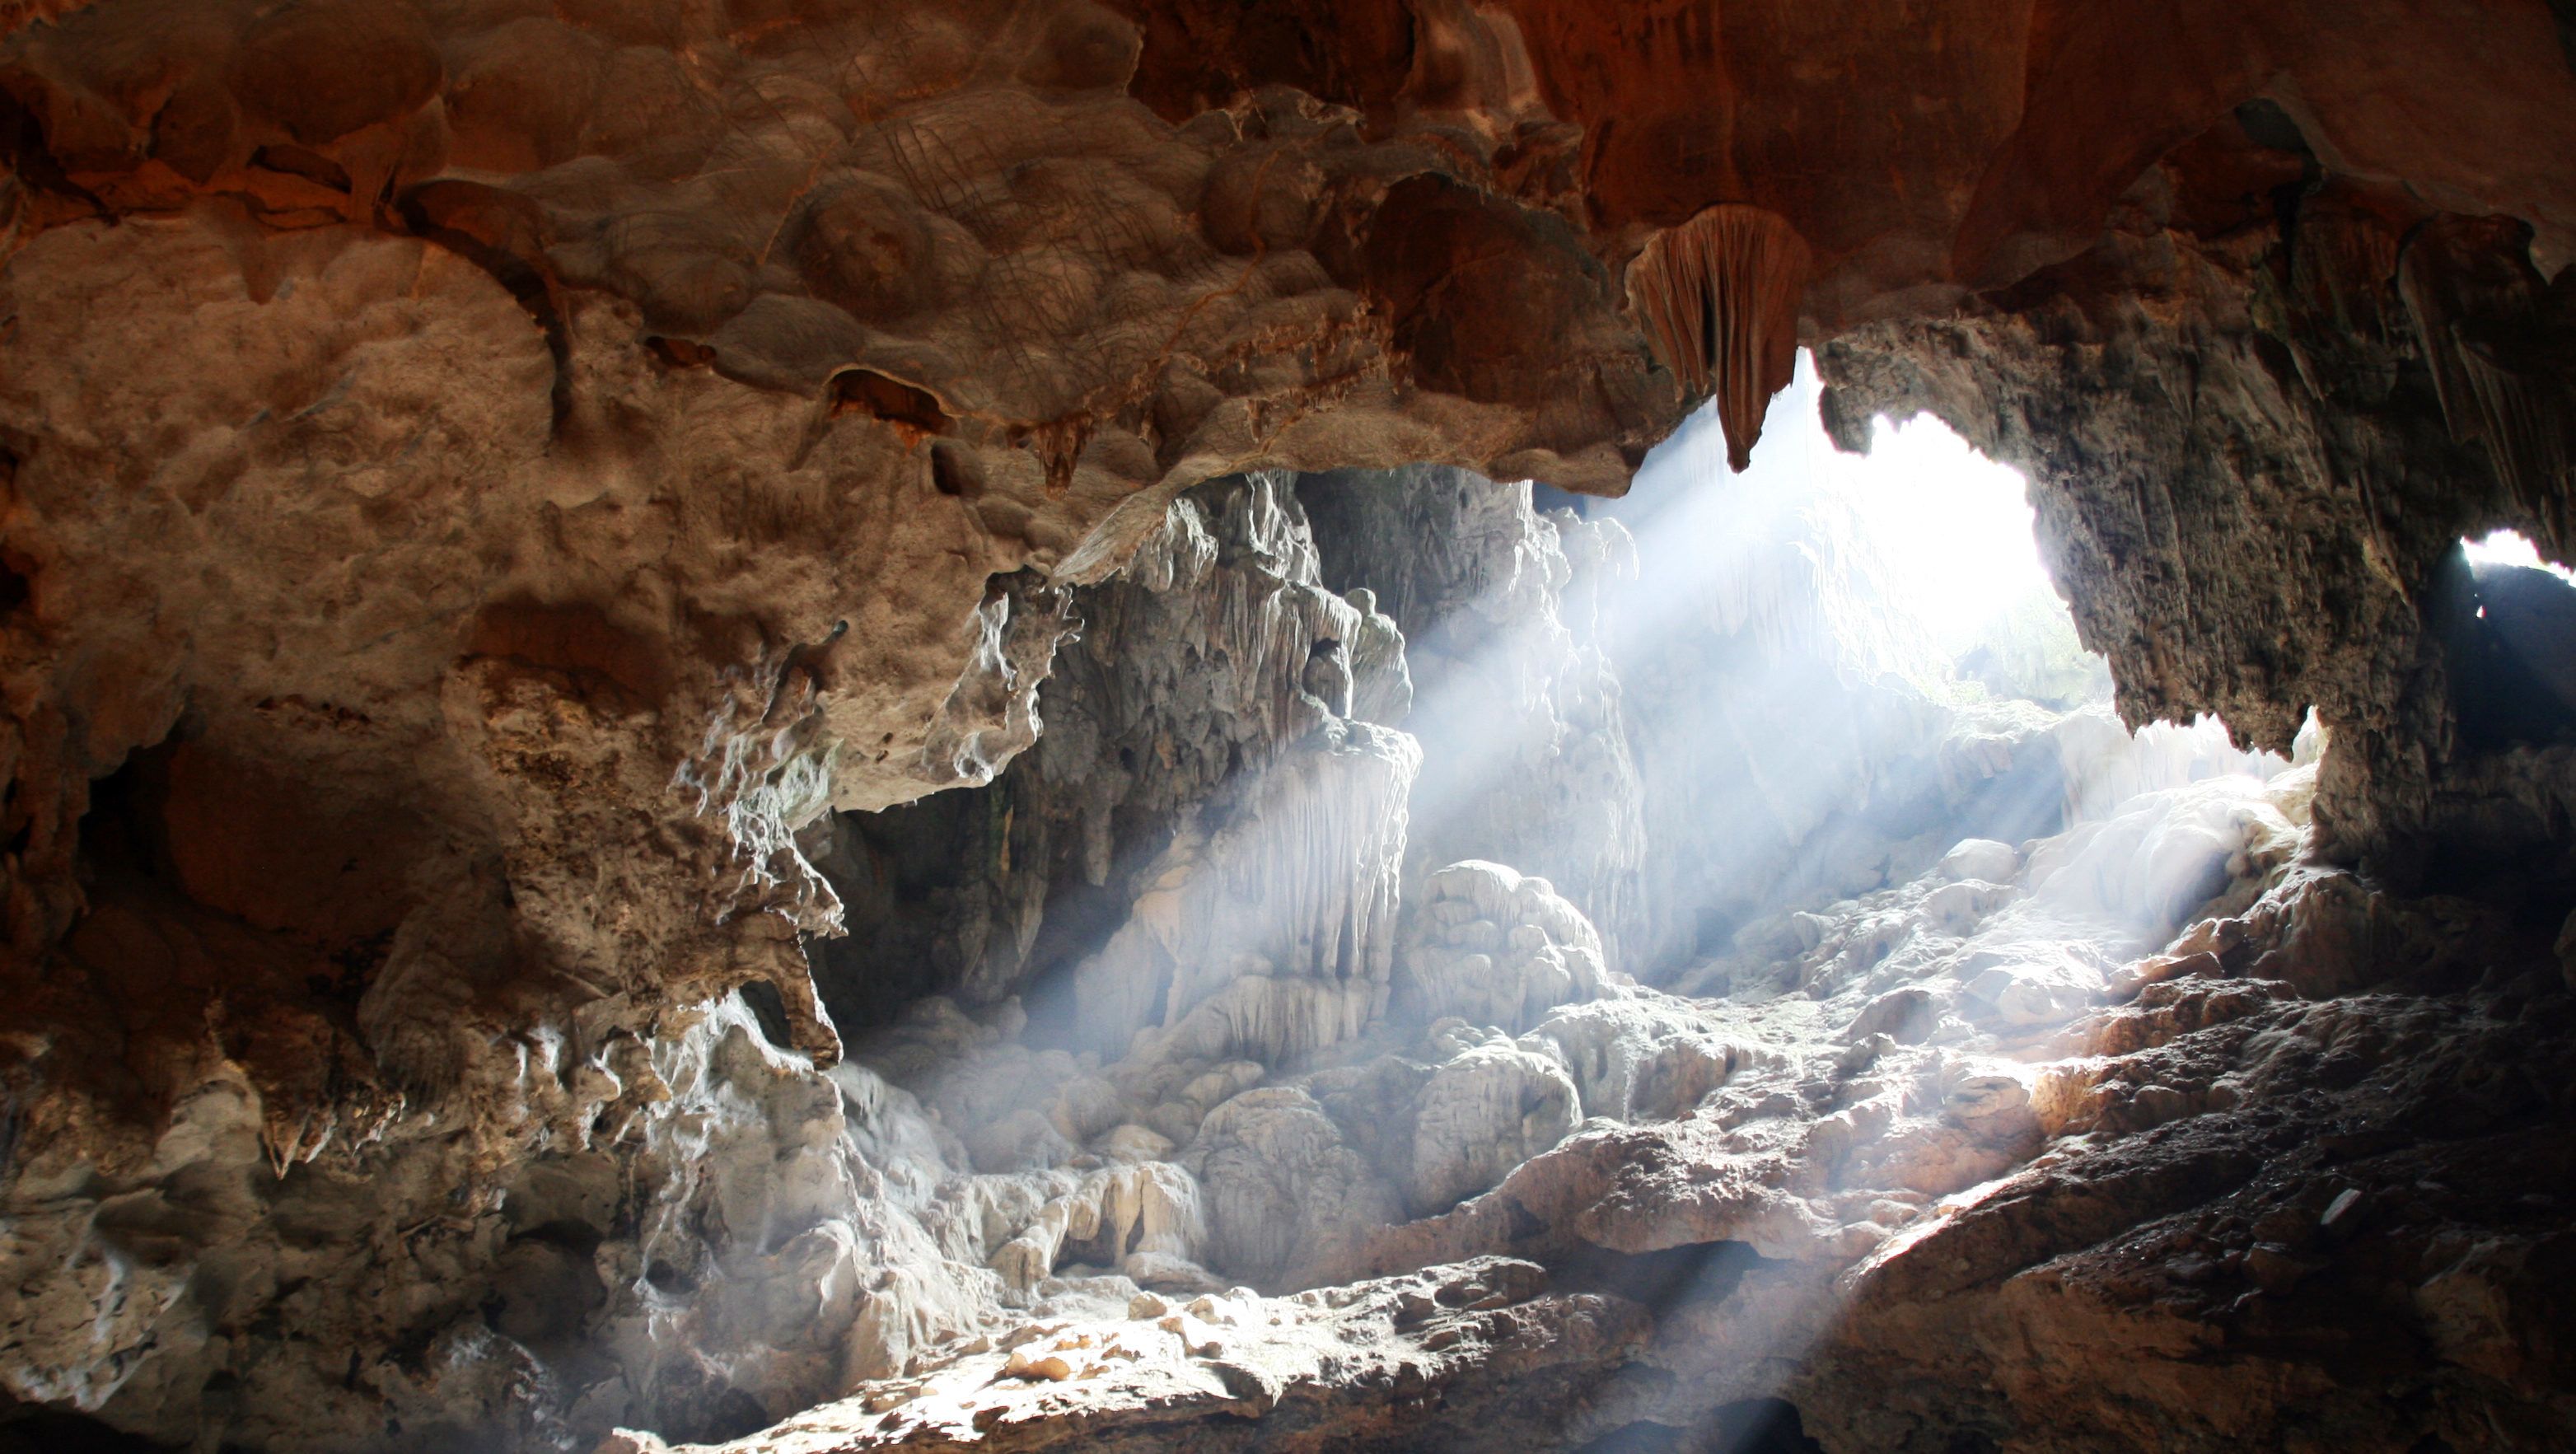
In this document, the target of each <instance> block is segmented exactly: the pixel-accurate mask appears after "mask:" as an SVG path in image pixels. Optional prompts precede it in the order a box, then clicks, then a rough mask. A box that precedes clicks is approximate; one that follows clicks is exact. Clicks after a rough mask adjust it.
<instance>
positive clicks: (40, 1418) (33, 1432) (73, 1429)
mask: <svg viewBox="0 0 2576 1454" xmlns="http://www.w3.org/2000/svg"><path fill="white" fill-rule="evenodd" d="M179 1447H181V1446H179V1445H176V1444H156V1443H154V1442H153V1441H151V1440H150V1439H145V1438H141V1437H138V1436H136V1435H133V1434H126V1433H120V1432H118V1431H117V1430H115V1429H112V1428H109V1427H108V1426H107V1425H106V1424H104V1423H101V1422H100V1421H99V1420H97V1419H93V1418H89V1417H87V1416H85V1415H82V1414H67V1413H62V1412H59V1411H57V1410H54V1409H47V1408H37V1407H33V1406H31V1405H28V1404H22V1403H19V1402H18V1401H16V1400H15V1399H9V1398H7V1397H6V1396H5V1395H0V1454H169V1451H173V1450H176V1449H178V1448H179ZM223 1447H224V1450H225V1451H230V1450H231V1449H232V1447H233V1446H231V1445H229V1444H227V1445H225V1446H223Z"/></svg>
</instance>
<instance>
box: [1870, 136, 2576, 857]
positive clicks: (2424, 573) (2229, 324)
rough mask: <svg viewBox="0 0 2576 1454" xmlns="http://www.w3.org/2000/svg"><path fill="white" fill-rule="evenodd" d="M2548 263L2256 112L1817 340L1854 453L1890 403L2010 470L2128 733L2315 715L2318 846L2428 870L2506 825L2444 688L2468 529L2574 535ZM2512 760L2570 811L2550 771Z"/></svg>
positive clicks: (2545, 537) (2515, 241) (2517, 242)
mask: <svg viewBox="0 0 2576 1454" xmlns="http://www.w3.org/2000/svg"><path fill="white" fill-rule="evenodd" d="M2531 247H2532V234H2531V232H2530V230H2529V229H2528V228H2526V227H2523V226H2520V225H2518V224H2515V223H2511V222H2509V221H2507V220H2504V219H2496V218H2485V219H2474V218H2466V217H2461V216H2458V215H2455V214H2448V213H2439V212H2435V211H2433V210H2431V209H2429V208H2427V207H2425V206H2424V205H2422V204H2421V203H2420V202H2417V201H2414V200H2412V199H2408V198H2404V197H2401V196H2399V195H2396V194H2392V193H2390V192H2387V191H2385V190H2382V189H2376V188H2372V187H2369V186H2367V185H2365V184H2361V183H2358V182H2355V181H2353V180H2351V179H2349V178H2345V177H2340V176H2337V175H2335V174H2333V173H2332V172H2331V171H2329V170H2327V169H2326V168H2325V166H2324V165H2323V164H2322V163H2320V161H2319V160H2318V158H2317V155H2316V153H2315V152H2314V151H2313V150H2312V149H2311V148H2310V144H2309V143H2308V141H2307V140H2306V138H2305V136H2304V134H2303V133H2302V132H2301V131H2300V129H2299V128H2298V127H2297V126H2295V125H2293V124H2292V123H2291V120H2290V118H2289V117H2288V116H2286V114H2284V113H2283V112H2281V111H2280V110H2279V109H2278V108H2276V107H2268V106H2257V107H2248V108H2244V109H2242V110H2240V112H2239V113H2238V115H2237V116H2235V117H2232V118H2230V119H2229V120H2227V121H2223V122H2221V123H2219V124H2218V125H2217V126H2216V127H2215V128H2213V129H2212V130H2211V131H2210V132H2208V133H2205V134H2203V135H2202V136H2200V137H2198V138H2195V139H2194V140H2193V141H2192V142H2190V143H2189V144H2187V145H2186V146H2184V147H2182V148H2179V149H2177V151H2176V152H2175V153H2173V154H2172V155H2171V156H2169V157H2168V158H2167V159H2166V160H2165V161H2163V162H2162V163H2160V164H2159V165H2158V166H2157V167H2155V168H2152V169H2150V170H2149V171H2148V172H2147V173H2146V174H2145V175H2144V176H2143V177H2142V178H2141V179H2140V180H2139V181H2138V182H2137V183H2136V184H2135V185H2134V186H2133V187H2132V188H2131V190H2130V192H2129V193H2128V194H2127V196H2126V198H2125V199H2124V202H2123V204H2122V206H2121V208H2119V209H2118V210H2117V211H2115V212H2114V214H2113V215H2112V218H2111V222H2110V226H2109V227H2108V229H2107V230H2106V231H2105V232H2104V233H2103V235H2102V237H2101V239H2100V240H2099V242H2098V243H2097V245H2096V246H2095V247H2094V248H2093V249H2092V250H2090V251H2088V252H2086V253H2084V254H2083V255H2081V256H2079V257H2077V258H2075V259H2072V260H2070V261H2068V262H2065V263H2062V264H2058V265H2056V267H2055V268H2053V269H2051V270H2049V271H2046V272H2043V273H2041V274H2038V275H2035V276H2034V277H2032V278H2031V279H2028V280H2026V281H2024V282H2023V283H2022V284H2020V285H2018V286H2017V287H2016V288H2015V289H2013V290H2008V291H2005V292H2002V293H1998V294H1995V295H1992V296H1991V297H1990V298H1989V299H1987V300H1986V301H1984V302H1981V303H1980V304H1979V305H1978V306H1976V307H1973V308H1970V309H1968V310H1965V311H1964V312H1963V313H1962V315H1961V316H1959V317H1958V318H1956V319H1954V320H1947V321H1943V322H1939V323H1925V324H1902V325H1899V324H1890V325H1882V326H1878V327H1874V328H1870V329H1863V330H1859V331H1857V332H1855V333H1853V334H1851V335H1848V336H1846V337H1845V338H1843V339H1838V340H1836V341H1835V342H1834V343H1833V344H1830V345H1828V346H1827V347H1826V349H1825V350H1824V351H1823V352H1822V353H1821V355H1820V363H1821V365H1822V367H1823V369H1824V371H1825V374H1826V376H1827V377H1828V379H1829V380H1831V381H1832V388H1831V389H1830V390H1829V392H1828V394H1827V400H1826V412H1827V417H1828V420H1829V423H1830V424H1831V425H1832V426H1833V427H1834V428H1835V429H1836V430H1837V433H1838V435H1839V437H1841V438H1842V439H1843V440H1844V441H1845V443H1846V444H1847V445H1857V444H1858V443H1860V442H1861V441H1862V440H1863V439H1864V438H1865V434H1866V428H1867V421H1868V419H1869V418H1870V417H1871V415H1872V414H1873V413H1877V412H1884V411H1889V410H1895V411H1899V412H1902V411H1905V410H1909V409H1914V408H1925V409H1929V410H1931V411H1932V412H1935V413H1938V414H1940V415H1941V416H1942V417H1943V418H1944V419H1946V420H1948V421H1950V422H1951V423H1952V425H1953V426H1954V427H1957V428H1959V429H1960V430H1961V431H1962V432H1963V433H1964V434H1965V435H1966V436H1967V437H1968V438H1969V439H1970V440H1971V441H1972V442H1975V443H1976V444H1977V445H1978V446H1979V447H1980V448H1981V449H1983V450H1985V451H1986V452H1988V453H1989V454H1991V455H1993V456H1994V457H1996V458H1999V459H2004V460H2008V461H2012V462H2015V463H2018V464H2020V465H2022V466H2023V467H2024V468H2025V469H2027V470H2028V471H2029V473H2030V474H2031V476H2032V479H2033V488H2032V500H2033V503H2034V505H2035V506H2036V507H2037V508H2038V511H2039V515H2040V526H2039V529H2040V539H2041V545H2042V550H2043V553H2044V554H2045V555H2046V556H2047V558H2048V561H2049V565H2050V569H2051V573H2052V574H2053V575H2054V576H2055V578H2056V579H2057V581H2058V583H2059V589H2060V590H2061V591H2063V592H2064V593H2066V595H2067V597H2068V599H2069V600H2070V602H2071V603H2072V604H2073V608H2074V611H2075V617H2076V623H2077V629H2078V631H2079V633H2080V634H2081V636H2082V638H2083V639H2084V641H2085V643H2086V644H2087V645H2088V646H2089V647H2092V648H2093V649H2095V650H2099V651H2102V652H2103V653H2104V654H2106V655H2107V656H2108V657H2109V658H2110V660H2111V665H2112V674H2113V677H2114V680H2115V681H2116V682H2117V684H2118V690H2119V703H2120V707H2121V711H2122V713H2123V715H2124V716H2126V717H2127V718H2128V719H2129V720H2130V721H2131V722H2133V723H2135V722H2143V721H2146V720H2150V719H2154V718H2165V719H2171V720H2180V719H2183V718H2186V717H2188V716H2189V715H2191V714H2193V713H2198V712H2212V713H2216V714H2218V715H2220V716H2222V717H2223V718H2224V719H2225V720H2226V721H2227V722H2228V723H2229V724H2230V726H2232V727H2233V728H2235V729H2236V730H2237V731H2238V732H2240V733H2242V734H2244V736H2245V737H2246V738H2247V739H2249V740H2250V741H2253V742H2256V743H2260V744H2262V745H2264V746H2266V747H2268V748H2270V749H2272V750H2274V751H2286V750H2287V749H2288V747H2289V744H2290V741H2291V739H2292V737H2293V736H2294V735H2295V734H2296V732H2297V730H2298V727H2299V723H2300V717H2301V713H2302V712H2303V711H2304V710H2305V708H2307V707H2309V706H2314V707H2315V708H2316V709H2317V711H2318V713H2319V716H2320V718H2321V719H2322V720H2323V721H2324V722H2325V724H2326V725H2327V727H2328V728H2329V729H2330V730H2331V731H2333V732H2334V733H2335V734H2336V735H2337V741H2338V744H2339V747H2338V750H2337V751H2336V752H2334V753H2333V754H2331V755H2330V757H2329V759H2328V768H2327V776H2326V781H2325V786H2324V791H2323V798H2322V805H2321V808H2320V813H2321V815H2322V816H2323V818H2324V820H2325V822H2326V824H2327V833H2326V837H2325V842H2324V843H2323V844H2322V845H2321V847H2322V851H2323V852H2325V853H2326V854H2327V855H2329V856H2331V857H2335V858H2338V859H2342V860H2344V861H2359V862H2364V863H2367V864H2369V865H2371V866H2372V867H2373V868H2375V869H2377V870H2380V871H2382V872H2384V873H2386V874H2388V875H2389V876H2390V877H2391V878H2392V881H2395V882H2399V883H2410V882H2415V881H2418V880H2419V879H2420V876H2421V875H2422V874H2423V873H2424V872H2425V871H2426V866H2427V863H2428V861H2430V860H2436V859H2438V858H2439V857H2440V856H2441V855H2442V854H2444V853H2445V852H2448V851H2450V850H2451V849H2452V848H2453V847H2455V846H2461V845H2457V844H2454V843H2452V842H2448V841H2446V840H2445V837H2444V825H2446V824H2454V823H2460V824H2466V823H2476V824H2479V825H2480V826H2482V827H2483V826H2496V827H2507V825H2502V824H2499V823H2498V822H2497V820H2496V818H2495V816H2494V815H2493V814H2492V813H2490V814H2487V815H2485V816H2484V817H2483V818H2482V817H2481V815H2480V814H2479V813H2478V811H2477V809H2476V808H2475V806H2474V805H2473V804H2472V802H2470V801H2466V800H2472V799H2475V798H2476V797H2478V796H2480V795H2481V794H2482V793H2489V794H2491V793H2493V792H2494V791H2495V789H2494V788H2493V787H2489V786H2482V784H2485V783H2492V782H2494V781H2496V779H2495V778H2494V777H2493V775H2492V774H2493V772H2494V771H2495V769H2494V768H2493V767H2492V765H2490V764H2487V763H2484V762H2483V761H2482V760H2483V759H2488V758H2490V757H2491V756H2492V752H2491V751H2482V750H2480V749H2479V748H2478V747H2477V746H2475V745H2472V744H2466V743H2462V742H2460V741H2459V740H2458V731H2459V720H2458V714H2457V711H2456V708H2455V705H2454V695H2455V694H2454V693H2453V692H2452V691H2451V690H2450V688H2449V686H2448V680H2447V674H2446V669H2445V656H2446V652H2445V647H2444V637H2445V636H2446V635H2447V634H2448V633H2449V631H2450V629H2451V628H2450V625H2449V621H2448V615H2447V614H2446V613H2448V612H2449V611H2450V607H2449V606H2448V605H2447V604H2446V602H2447V600H2448V599H2449V598H2450V595H2451V593H2450V592H2449V591H2447V590H2446V588H2445V587H2444V585H2443V581H2444V578H2445V573H2446V571H2448V570H2451V569H2453V568H2454V567H2453V566H2452V562H2454V561H2455V560H2456V557H2457V555H2458V541H2459V540H2460V539H2461V538H2462V537H2464V536H2467V537H2477V536H2482V535H2484V534H2486V533H2487V532H2488V531H2489V530H2491V529H2500V528H2511V529H2515V530H2518V531H2521V532H2523V533H2524V534H2526V535H2527V536H2528V537H2529V538H2531V539H2532V540H2534V541H2536V542H2539V543H2540V545H2541V548H2542V549H2543V550H2544V551H2548V552H2551V553H2552V554H2553V555H2556V556H2564V555H2565V554H2567V553H2568V549H2569V544H2570V542H2568V541H2567V540H2566V538H2565V536H2564V534H2563V531H2564V529H2565V524H2564V519H2565V508H2566V498H2567V493H2566V492H2567V491H2568V489H2569V488H2570V487H2571V483H2576V480H2571V477H2570V476H2569V475H2568V473H2567V472H2566V469H2565V468H2564V466H2563V465H2562V464H2559V463H2557V462H2556V461H2558V460H2559V459H2560V458H2561V457H2562V456H2563V453H2564V450H2565V443H2564V441H2565V439H2566V438H2567V431H2568V429H2569V428H2570V423H2569V420H2570V415H2569V414H2568V411H2567V405H2566V402H2565V396H2564V389H2565V383H2564V375H2563V374H2561V373H2559V372H2557V371H2555V369H2554V367H2553V366H2552V365H2548V364H2544V363H2541V362H2540V361H2539V360H2540V359H2541V358H2542V357H2544V356H2547V355H2548V353H2549V350H2551V349H2553V348H2557V347H2559V346H2560V345H2559V344H2557V343H2555V342H2552V341H2551V340H2556V339H2559V338H2561V337H2562V336H2563V329H2564V327H2565V325H2564V324H2563V323H2562V322H2561V321H2559V318H2560V312H2561V310H2562V309H2563V304H2560V303H2558V302H2557V301H2555V300H2556V299H2557V297H2558V295H2559V294H2561V293H2563V292H2565V288H2564V287H2563V286H2561V287H2555V288H2552V287H2546V286H2544V285H2543V284H2542V282H2541V280H2540V277H2539V274H2538V272H2537V271H2536V269H2535V266H2534V264H2533V262H2532V260H2531ZM2559 276H2560V278H2561V279H2562V280H2564V279H2566V278H2568V277H2569V276H2571V275H2569V274H2567V273H2565V272H2564V271H2562V272H2561V273H2560V275H2559ZM2488 340H2494V341H2492V342H2490V341H2488ZM2462 360H2473V361H2474V362H2468V363H2464V362H2462ZM2472 370H2475V371H2476V372H2475V373H2474V375H2472V372H2471V371H2472ZM2472 377H2474V378H2475V379H2477V380H2481V381H2482V382H2470V381H2469V380H2470V379H2471V378H2472ZM2043 381H2045V382H2044V383H2043ZM2481 391H2483V392H2481ZM2482 397H2491V398H2493V399H2495V400H2498V401H2507V400H2509V401H2510V402H2509V403H2507V402H2498V403H2495V404H2491V405H2481V404H2478V403H2477V402H2476V400H2477V399H2478V398H2482ZM2545 741H2546V739H2545V735H2544V739H2543V742H2542V743H2541V744H2538V745H2543V746H2545ZM2503 771H2504V772H2505V773H2506V775H2507V776H2508V777H2512V778H2516V779H2518V780H2519V781H2520V782H2521V784H2522V785H2521V786H2520V787H2519V788H2518V789H2516V790H2509V791H2518V792H2519V793H2520V794H2521V795H2522V796H2525V797H2528V798H2534V799H2536V800H2537V801H2539V802H2543V803H2550V804H2554V803H2557V802H2560V801H2563V800H2564V796H2565V790H2564V788H2563V787H2561V786H2560V785H2559V782H2558V777H2559V773H2558V769H2557V768H2556V766H2555V761H2554V759H2552V758H2550V757H2549V756H2547V755H2546V754H2545V753H2539V754H2525V756H2524V758H2523V759H2522V760H2520V761H2519V762H2517V763H2516V764H2515V765H2514V766H2513V767H2511V768H2506V769H2503ZM2481 774H2486V776H2483V777H2482V776H2481ZM2540 811H2541V812H2542V814H2543V815H2544V816H2546V815H2548V814H2550V813H2553V812H2554V809H2541V810H2540ZM2507 831H2511V832H2514V833H2516V834H2517V836H2518V838H2519V841H2520V842H2522V843H2523V844H2525V845H2526V846H2528V847H2529V848H2531V849H2533V850H2535V851H2540V852H2543V853H2555V852H2557V851H2560V848H2559V845H2558V839H2557V836H2556V834H2555V831H2554V830H2553V829H2549V828H2542V827H2539V826H2538V825H2537V824H2536V823H2525V824H2523V825H2520V826H2518V827H2507ZM2467 836H2474V834H2473V833H2472V834H2469V835H2467Z"/></svg>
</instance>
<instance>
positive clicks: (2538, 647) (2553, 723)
mask: <svg viewBox="0 0 2576 1454" xmlns="http://www.w3.org/2000/svg"><path fill="white" fill-rule="evenodd" d="M2433 610H2434V612H2435V613H2436V615H2437V618H2438V621H2439V628H2438V629H2439V632H2440V635H2441V637H2442V639H2443V642H2444V646H2445V652H2444V656H2445V659H2446V662H2447V665H2448V667H2449V671H2450V686H2451V710H2452V713H2453V716H2454V718H2455V719H2456V720H2457V722H2458V724H2459V731H2460V738H2461V741H2462V742H2463V743H2464V744H2465V745H2466V746H2468V747H2469V748H2471V749H2473V750H2476V751H2481V752H2494V751H2501V750H2503V749H2505V748H2508V747H2513V746H2517V745H2531V746H2545V745H2547V744H2550V743H2553V742H2565V741H2569V740H2576V572H2571V571H2570V570H2569V569H2568V568H2567V567H2566V566H2563V565H2560V564H2557V563H2556V562H2553V561H2550V560H2547V559H2545V558H2544V557H2543V556H2542V555H2541V554H2540V550H2539V547H2537V546H2535V545H2534V544H2532V542H2531V541H2530V539H2529V538H2527V537H2525V536H2523V535H2520V534H2518V533H2516V532H2514V531H2511V530H2497V531H2493V532H2491V533H2489V534H2487V535H2484V536H2481V537H2479V538H2477V539H2475V540H2470V539H2463V540H2461V542H2460V549H2459V553H2458V554H2457V555H2456V556H2454V557H2453V558H2452V561H2451V563H2450V565H2449V567H2448V569H2447V571H2446V573H2445V575H2444V577H2443V584H2442V588H2441V589H2439V590H2437V591H2436V592H2435V593H2434V606H2433Z"/></svg>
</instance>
